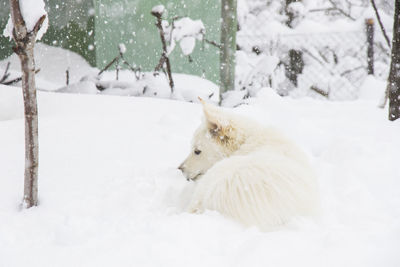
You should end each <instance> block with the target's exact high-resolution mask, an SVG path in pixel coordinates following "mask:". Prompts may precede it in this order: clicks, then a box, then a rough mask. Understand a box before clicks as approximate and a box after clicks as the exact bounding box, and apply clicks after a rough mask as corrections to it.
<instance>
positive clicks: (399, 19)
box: [388, 1, 400, 121]
mask: <svg viewBox="0 0 400 267" xmlns="http://www.w3.org/2000/svg"><path fill="white" fill-rule="evenodd" d="M399 23H400V1H396V2H395V8H394V24H393V41H392V59H391V64H390V73H389V78H388V89H389V90H388V91H389V120H391V121H394V120H396V119H398V118H400V33H399V30H400V27H399Z"/></svg>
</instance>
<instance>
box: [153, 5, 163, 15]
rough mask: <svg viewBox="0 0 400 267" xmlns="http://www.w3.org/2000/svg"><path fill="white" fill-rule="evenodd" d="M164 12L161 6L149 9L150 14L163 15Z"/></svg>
mask: <svg viewBox="0 0 400 267" xmlns="http://www.w3.org/2000/svg"><path fill="white" fill-rule="evenodd" d="M164 11H165V7H164V6H163V5H157V6H154V7H153V8H152V9H151V12H152V13H158V14H163V13H164Z"/></svg>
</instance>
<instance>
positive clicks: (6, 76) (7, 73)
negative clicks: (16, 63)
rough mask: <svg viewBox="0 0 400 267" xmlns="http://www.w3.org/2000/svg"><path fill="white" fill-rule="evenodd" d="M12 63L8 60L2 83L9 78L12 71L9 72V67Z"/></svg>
mask: <svg viewBox="0 0 400 267" xmlns="http://www.w3.org/2000/svg"><path fill="white" fill-rule="evenodd" d="M10 65H11V63H10V62H8V63H7V66H6V70H5V71H4V74H3V77H1V79H0V83H3V82H4V81H5V80H7V78H8V77H10V73H9V72H8V69H9V68H10Z"/></svg>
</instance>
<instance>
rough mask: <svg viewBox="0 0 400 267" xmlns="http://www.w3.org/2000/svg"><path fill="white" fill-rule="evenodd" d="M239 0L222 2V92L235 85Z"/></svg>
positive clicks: (224, 0)
mask: <svg viewBox="0 0 400 267" xmlns="http://www.w3.org/2000/svg"><path fill="white" fill-rule="evenodd" d="M236 9H237V0H222V2H221V18H222V19H221V52H220V84H221V85H220V91H221V92H220V93H221V94H222V93H224V92H226V91H228V90H233V89H234V87H235V53H236V30H237V21H236Z"/></svg>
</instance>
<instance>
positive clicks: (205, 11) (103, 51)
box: [0, 0, 221, 83]
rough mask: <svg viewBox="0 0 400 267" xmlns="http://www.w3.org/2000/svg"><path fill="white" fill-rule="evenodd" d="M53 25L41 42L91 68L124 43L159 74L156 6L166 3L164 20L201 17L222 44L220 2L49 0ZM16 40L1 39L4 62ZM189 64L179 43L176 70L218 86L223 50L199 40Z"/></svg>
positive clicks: (130, 55) (2, 10)
mask: <svg viewBox="0 0 400 267" xmlns="http://www.w3.org/2000/svg"><path fill="white" fill-rule="evenodd" d="M45 1H46V7H47V9H48V14H49V19H50V26H49V29H48V31H47V32H46V34H45V35H44V37H43V39H42V42H44V43H46V44H49V45H53V46H60V47H63V48H67V49H69V50H72V51H74V52H77V53H79V54H80V55H82V56H83V57H84V58H85V59H86V60H87V61H88V62H89V63H90V64H91V65H92V66H97V67H98V68H102V67H104V66H105V65H106V64H107V63H108V62H109V61H111V60H112V59H113V58H114V57H115V56H116V55H117V54H118V45H119V44H121V43H123V44H125V46H126V48H127V51H126V53H125V58H126V59H127V60H128V61H129V62H130V63H132V64H136V65H137V66H141V68H142V69H143V70H145V71H152V70H154V68H155V66H156V65H157V63H158V61H159V58H160V56H161V53H162V49H161V41H160V36H159V32H158V29H157V28H156V26H155V22H156V19H155V17H153V16H152V15H151V14H150V11H151V9H152V7H153V6H155V5H159V4H163V5H164V6H165V7H166V9H167V10H168V13H167V14H164V19H169V20H170V19H171V18H172V17H174V16H181V17H185V16H188V17H190V18H191V19H194V20H196V19H201V20H202V21H203V23H204V25H205V28H206V38H207V39H208V40H212V41H215V42H217V43H219V41H220V17H221V8H220V5H221V1H219V0H159V1H154V0H93V1H92V0H82V1H76V0H45ZM8 14H9V7H8V1H1V3H0V29H1V31H2V29H4V26H5V24H6V23H7V20H8ZM11 46H12V42H11V41H10V40H8V39H6V38H4V37H2V36H0V60H1V59H4V58H6V57H8V56H9V55H11V53H12V50H11ZM191 57H192V59H193V62H191V63H189V60H188V58H187V57H185V56H183V54H182V53H181V49H180V47H179V45H177V47H176V48H175V50H174V52H173V53H172V54H171V55H170V61H171V66H172V71H173V72H178V73H187V74H194V75H198V76H203V77H205V78H207V79H209V80H211V81H214V82H216V83H219V60H220V59H219V50H218V49H217V48H216V47H214V46H210V45H208V44H204V45H202V42H200V41H196V47H195V50H194V52H193V53H192V55H191Z"/></svg>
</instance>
